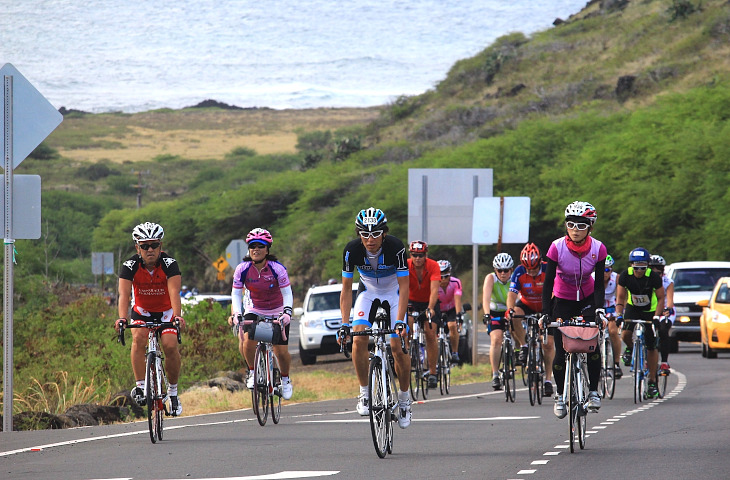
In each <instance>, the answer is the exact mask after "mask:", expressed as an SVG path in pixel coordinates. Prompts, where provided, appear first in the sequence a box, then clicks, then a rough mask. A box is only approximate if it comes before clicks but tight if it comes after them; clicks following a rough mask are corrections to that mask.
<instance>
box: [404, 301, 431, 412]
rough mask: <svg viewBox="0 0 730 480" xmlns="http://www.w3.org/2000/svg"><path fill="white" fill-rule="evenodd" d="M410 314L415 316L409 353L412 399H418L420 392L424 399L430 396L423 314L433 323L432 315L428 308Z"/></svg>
mask: <svg viewBox="0 0 730 480" xmlns="http://www.w3.org/2000/svg"><path fill="white" fill-rule="evenodd" d="M408 316H410V317H412V318H413V334H412V335H411V343H410V348H409V354H410V356H411V377H410V391H411V400H413V401H414V402H415V401H417V400H418V394H419V392H420V394H421V397H423V399H424V400H426V399H427V398H428V372H429V369H428V355H427V353H426V333H425V332H424V331H423V325H422V323H421V322H422V321H425V320H419V319H420V318H421V317H422V316H423V317H424V318H425V319H427V320H428V323H429V325H431V316H430V313H429V311H428V310H426V311H425V312H417V311H412V312H410V313H409V314H408Z"/></svg>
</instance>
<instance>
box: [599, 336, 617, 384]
mask: <svg viewBox="0 0 730 480" xmlns="http://www.w3.org/2000/svg"><path fill="white" fill-rule="evenodd" d="M600 347H601V381H600V382H599V384H598V385H599V386H600V388H601V391H600V393H601V396H602V397H603V398H613V395H614V393H615V391H616V363H615V362H614V361H613V344H612V343H611V337H610V335H609V333H608V324H606V328H604V329H603V335H602V340H601V344H600Z"/></svg>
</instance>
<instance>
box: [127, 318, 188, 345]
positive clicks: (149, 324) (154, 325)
mask: <svg viewBox="0 0 730 480" xmlns="http://www.w3.org/2000/svg"><path fill="white" fill-rule="evenodd" d="M135 321H138V320H135ZM127 328H148V329H150V330H161V329H163V328H174V329H175V331H176V332H177V343H182V339H181V338H180V321H179V320H177V319H175V320H174V321H172V322H156V321H154V320H147V321H144V323H136V324H135V323H128V322H127V321H126V320H125V321H124V322H119V332H118V333H117V341H118V342H119V343H121V344H122V345H126V344H127V343H126V341H125V339H124V330H125V329H127Z"/></svg>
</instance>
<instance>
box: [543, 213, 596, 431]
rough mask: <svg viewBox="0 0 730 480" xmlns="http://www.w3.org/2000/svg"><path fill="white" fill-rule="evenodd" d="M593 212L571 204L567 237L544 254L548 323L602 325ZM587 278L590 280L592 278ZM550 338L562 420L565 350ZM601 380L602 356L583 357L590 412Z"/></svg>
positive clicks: (558, 339)
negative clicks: (574, 321) (581, 319)
mask: <svg viewBox="0 0 730 480" xmlns="http://www.w3.org/2000/svg"><path fill="white" fill-rule="evenodd" d="M596 218H597V215H596V209H595V208H594V207H593V205H591V204H590V203H588V202H573V203H571V204H570V205H568V207H567V208H566V209H565V228H566V235H565V236H563V237H561V238H558V239H557V240H555V241H554V242H553V243H552V244H551V245H550V248H549V249H548V252H547V271H546V274H545V284H544V285H543V290H542V313H544V314H546V315H548V316H549V317H550V319H552V320H556V319H565V320H568V319H570V318H571V317H574V316H578V315H582V316H583V317H584V318H585V319H586V320H588V321H594V320H596V321H598V322H600V321H605V316H606V312H605V310H604V308H603V302H604V285H603V282H601V281H598V282H595V281H594V278H599V279H600V278H601V275H603V270H604V268H605V265H606V255H607V252H606V246H605V245H604V244H603V243H601V242H600V241H598V240H596V239H595V238H593V237H591V235H590V233H591V231H592V230H593V225H594V223H595V222H596ZM591 274H594V275H593V276H591ZM552 330H553V331H552V332H551V333H552V335H553V339H554V341H555V359H554V360H553V374H554V376H555V383H556V387H557V388H556V390H557V391H556V396H555V407H554V413H555V415H556V416H557V417H558V418H563V417H565V415H567V410H566V408H565V402H564V401H563V397H562V393H563V386H564V384H565V350H564V349H563V338H562V335H561V334H560V332H559V331H558V330H557V329H556V328H554V329H552ZM600 375H601V353H600V352H599V351H596V352H595V353H591V354H588V384H589V393H588V402H587V403H586V407H587V408H589V409H590V410H594V411H595V410H598V409H599V408H601V397H600V395H598V381H599V379H600Z"/></svg>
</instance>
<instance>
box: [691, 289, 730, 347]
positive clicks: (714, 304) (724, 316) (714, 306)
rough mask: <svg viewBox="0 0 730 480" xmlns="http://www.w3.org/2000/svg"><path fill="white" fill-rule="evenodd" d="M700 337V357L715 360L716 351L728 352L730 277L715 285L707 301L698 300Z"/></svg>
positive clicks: (729, 345) (729, 343)
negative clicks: (700, 311)
mask: <svg viewBox="0 0 730 480" xmlns="http://www.w3.org/2000/svg"><path fill="white" fill-rule="evenodd" d="M697 305H699V306H701V307H703V308H702V316H700V335H701V338H702V356H703V357H706V358H717V351H718V350H730V277H722V278H720V279H719V280H718V281H717V283H716V284H715V288H714V290H712V296H710V299H709V300H700V301H699V302H697Z"/></svg>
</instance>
